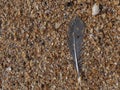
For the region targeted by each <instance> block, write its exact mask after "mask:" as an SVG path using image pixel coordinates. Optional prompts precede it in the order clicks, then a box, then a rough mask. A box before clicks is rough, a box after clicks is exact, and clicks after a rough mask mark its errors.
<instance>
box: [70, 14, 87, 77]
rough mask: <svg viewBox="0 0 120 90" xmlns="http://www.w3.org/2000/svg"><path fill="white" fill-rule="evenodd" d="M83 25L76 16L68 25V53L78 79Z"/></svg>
mask: <svg viewBox="0 0 120 90" xmlns="http://www.w3.org/2000/svg"><path fill="white" fill-rule="evenodd" d="M84 28H85V24H84V22H83V21H82V20H81V19H80V18H79V17H78V16H76V17H75V18H74V19H73V20H72V21H71V22H70V24H69V30H68V46H69V49H70V53H71V55H72V57H73V59H74V63H75V68H76V71H77V74H78V78H79V77H80V75H81V74H80V73H81V68H82V65H81V63H82V59H81V58H80V54H81V49H82V42H83V32H84Z"/></svg>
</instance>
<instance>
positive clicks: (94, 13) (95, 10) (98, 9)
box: [92, 3, 100, 16]
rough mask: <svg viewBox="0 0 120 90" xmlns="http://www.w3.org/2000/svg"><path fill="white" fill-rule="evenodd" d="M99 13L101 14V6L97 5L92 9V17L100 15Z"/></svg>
mask: <svg viewBox="0 0 120 90" xmlns="http://www.w3.org/2000/svg"><path fill="white" fill-rule="evenodd" d="M99 12H100V8H99V5H98V4H96V3H95V4H94V5H93V7H92V15H93V16H95V15H97V14H99Z"/></svg>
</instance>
